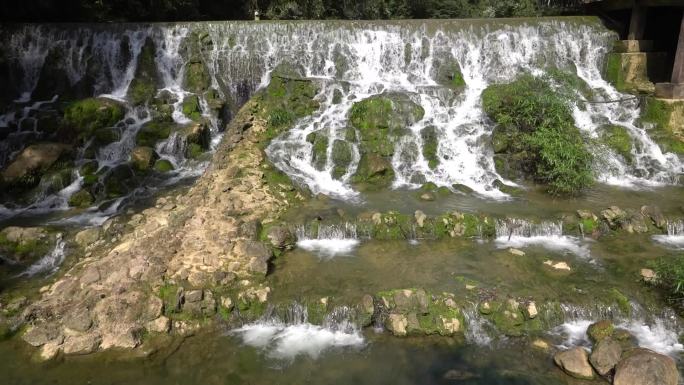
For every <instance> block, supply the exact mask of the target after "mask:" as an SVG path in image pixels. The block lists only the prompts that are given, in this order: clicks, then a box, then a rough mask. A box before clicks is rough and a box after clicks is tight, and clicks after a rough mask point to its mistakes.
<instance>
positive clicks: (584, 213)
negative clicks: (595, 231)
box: [577, 210, 598, 221]
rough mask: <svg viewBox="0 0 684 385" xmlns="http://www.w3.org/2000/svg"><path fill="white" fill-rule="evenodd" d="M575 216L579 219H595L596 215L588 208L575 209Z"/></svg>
mask: <svg viewBox="0 0 684 385" xmlns="http://www.w3.org/2000/svg"><path fill="white" fill-rule="evenodd" d="M577 216H578V217H579V218H580V219H588V220H593V221H595V220H597V219H598V217H597V216H596V215H595V214H594V213H592V212H591V211H589V210H577Z"/></svg>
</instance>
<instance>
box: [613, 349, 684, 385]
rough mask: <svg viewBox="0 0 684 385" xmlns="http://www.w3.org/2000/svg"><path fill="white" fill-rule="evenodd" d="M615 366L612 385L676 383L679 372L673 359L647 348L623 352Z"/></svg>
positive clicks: (661, 384) (668, 384) (666, 384)
mask: <svg viewBox="0 0 684 385" xmlns="http://www.w3.org/2000/svg"><path fill="white" fill-rule="evenodd" d="M625 356H626V357H625V358H623V359H622V360H621V361H620V363H618V364H617V367H616V368H615V378H614V379H613V384H614V385H677V384H678V383H679V372H678V371H677V365H676V364H675V362H674V360H673V359H672V358H670V357H668V356H665V355H662V354H658V353H656V352H654V351H651V350H648V349H642V348H637V349H634V350H632V351H630V352H628V353H626V354H625Z"/></svg>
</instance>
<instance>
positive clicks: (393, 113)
mask: <svg viewBox="0 0 684 385" xmlns="http://www.w3.org/2000/svg"><path fill="white" fill-rule="evenodd" d="M424 114H425V111H424V110H423V108H422V107H421V106H420V105H418V104H416V103H414V102H413V101H412V100H411V99H410V98H409V97H408V96H407V95H404V94H394V93H391V94H381V95H376V96H372V97H370V98H367V99H364V100H362V101H359V102H356V103H354V105H353V106H352V108H351V110H350V111H349V122H350V123H351V125H352V126H353V127H354V128H356V129H357V131H358V133H359V151H360V153H361V159H360V162H359V167H358V168H357V171H356V173H355V174H354V177H353V179H352V181H353V182H354V183H356V184H361V183H363V184H366V185H369V186H374V187H382V186H387V185H389V184H390V183H391V182H392V180H393V179H394V170H392V167H391V157H392V156H393V155H394V149H395V145H396V143H397V141H398V140H399V139H400V138H401V137H402V136H403V135H405V134H406V133H407V132H408V127H409V126H410V125H412V124H414V123H415V122H417V121H419V120H420V119H422V118H423V115H424Z"/></svg>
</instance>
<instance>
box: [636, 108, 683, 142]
mask: <svg viewBox="0 0 684 385" xmlns="http://www.w3.org/2000/svg"><path fill="white" fill-rule="evenodd" d="M641 121H642V122H644V123H646V124H647V125H648V126H649V128H651V129H650V130H649V135H650V136H651V138H653V140H655V141H656V142H657V143H658V145H660V147H661V148H662V149H663V150H665V151H667V152H674V153H677V154H680V155H681V154H684V102H683V101H676V100H666V99H657V98H653V97H647V98H645V103H644V105H643V107H642V108H641Z"/></svg>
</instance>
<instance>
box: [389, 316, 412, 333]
mask: <svg viewBox="0 0 684 385" xmlns="http://www.w3.org/2000/svg"><path fill="white" fill-rule="evenodd" d="M407 326H408V319H406V316H405V315H403V314H390V315H389V316H388V317H387V322H386V323H385V327H387V329H388V330H389V331H391V332H392V334H394V335H395V336H405V335H406V327H407Z"/></svg>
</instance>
